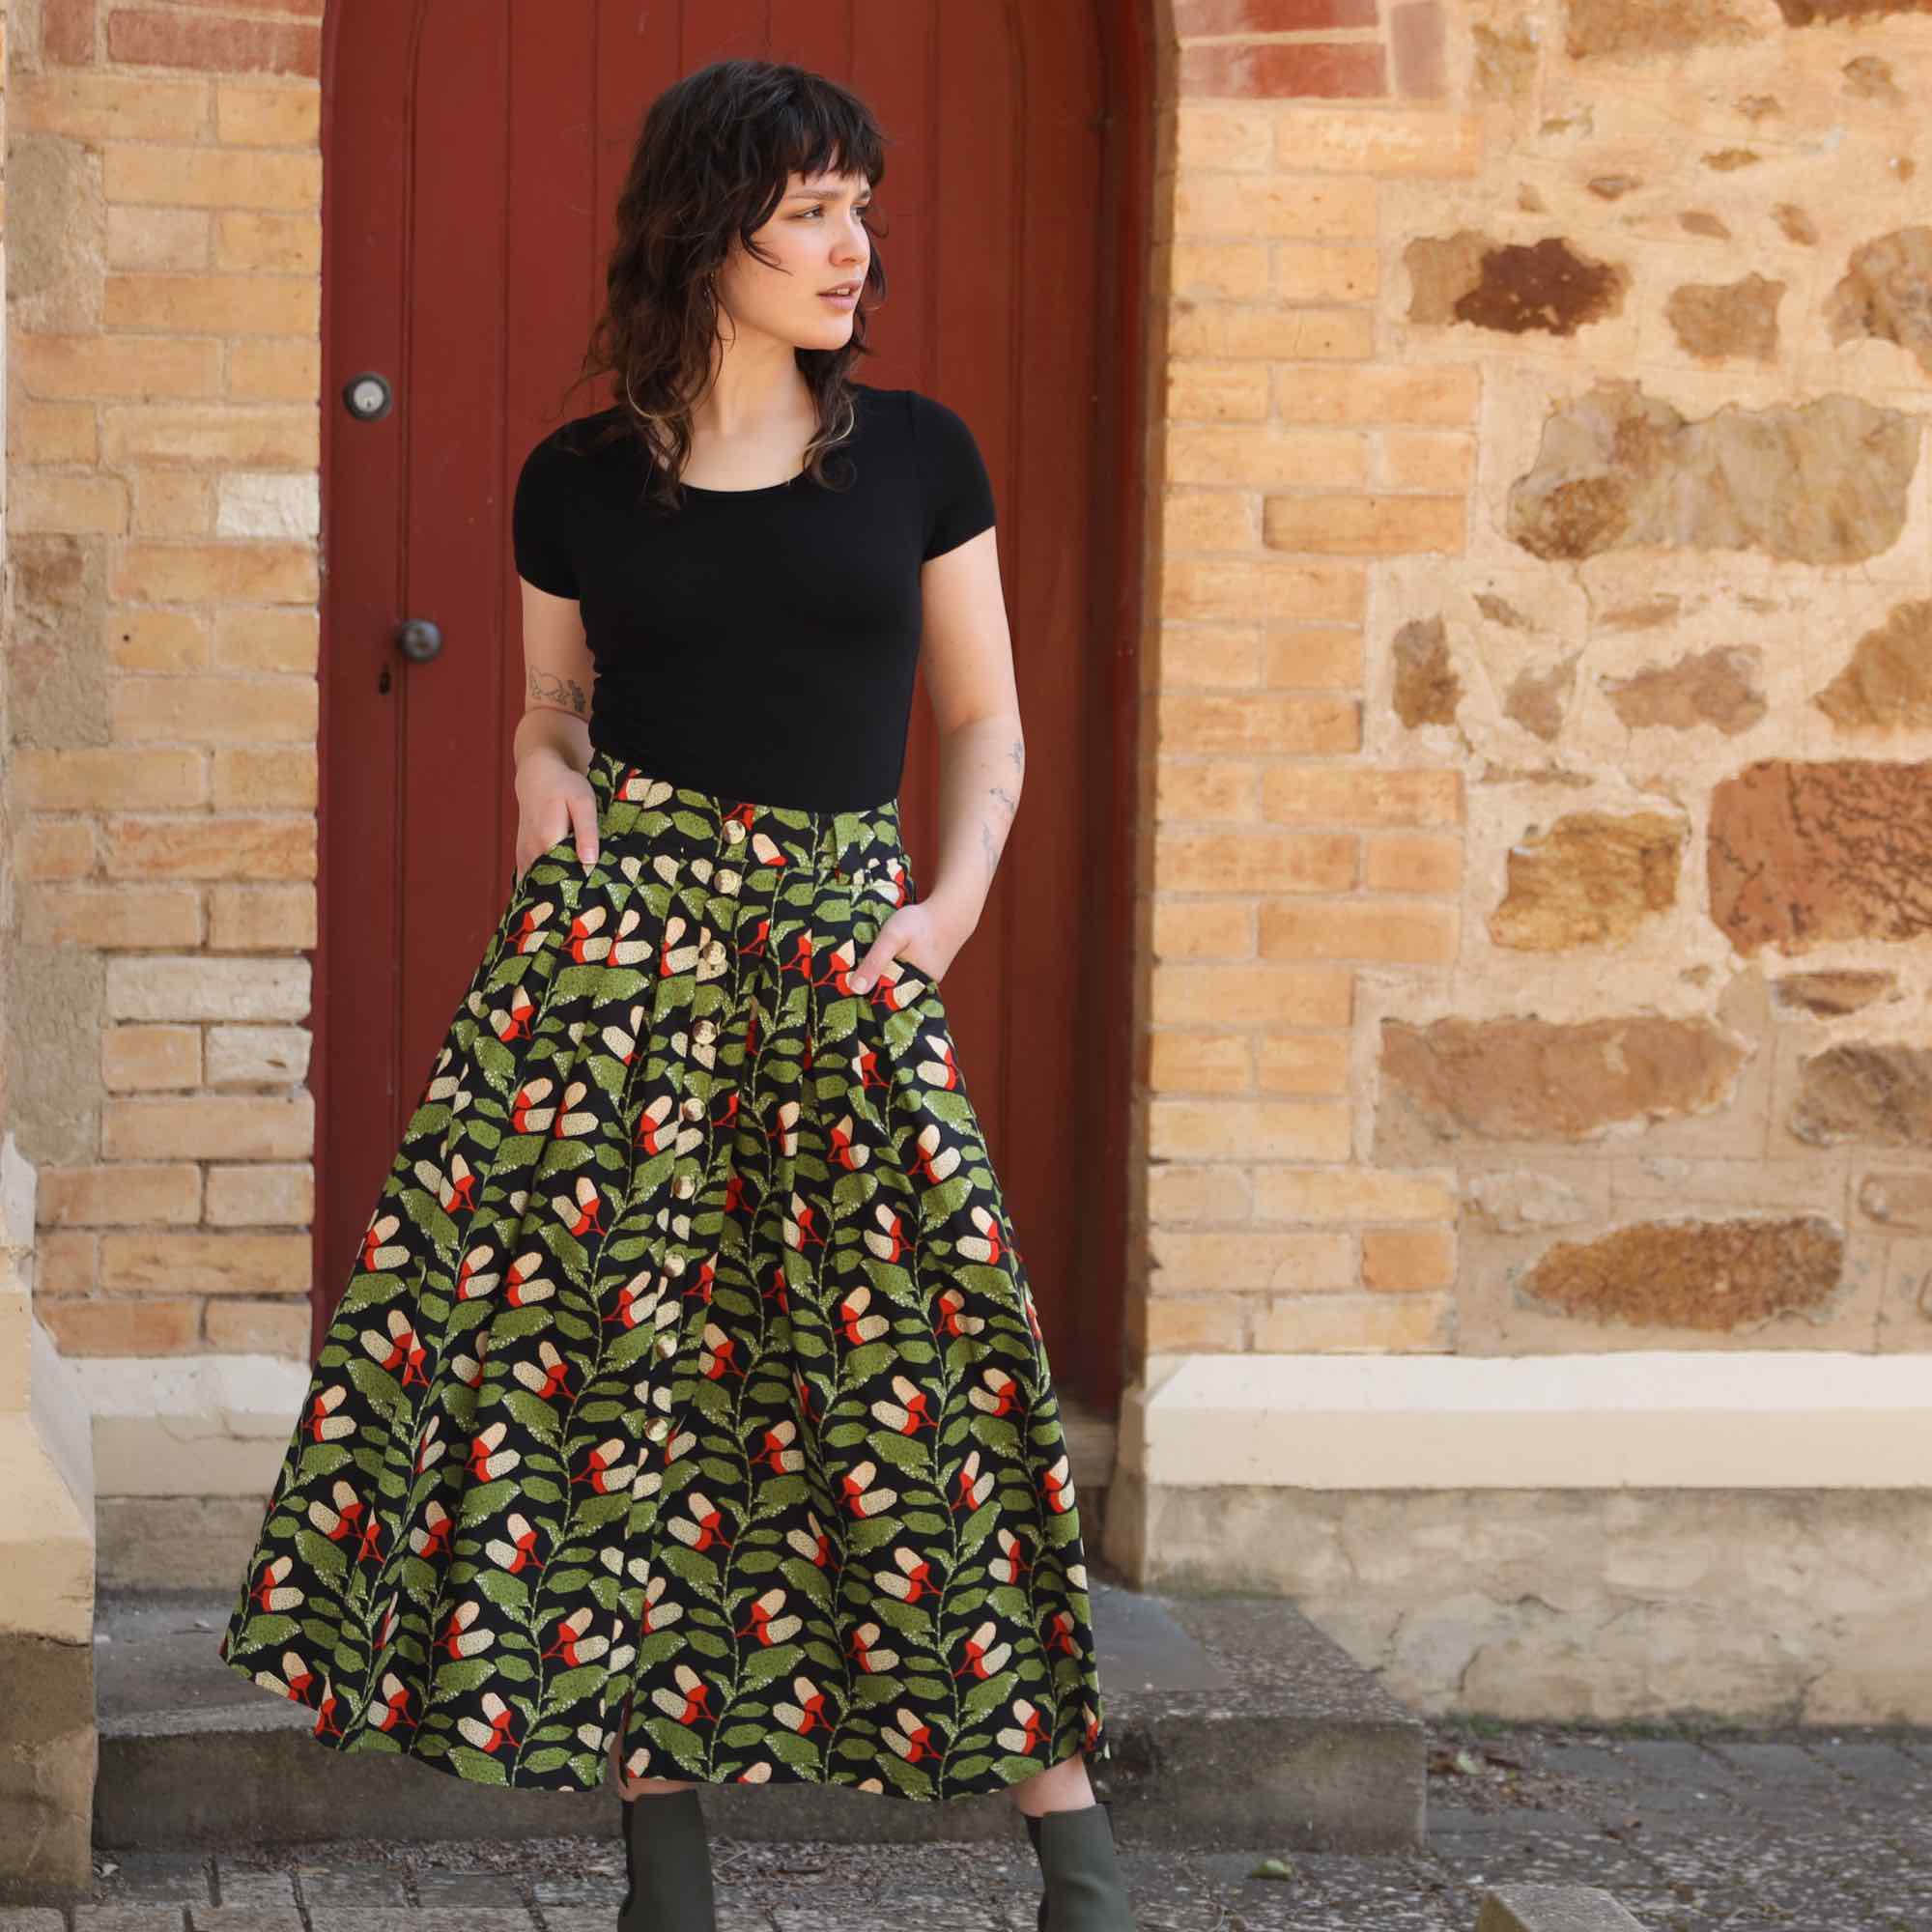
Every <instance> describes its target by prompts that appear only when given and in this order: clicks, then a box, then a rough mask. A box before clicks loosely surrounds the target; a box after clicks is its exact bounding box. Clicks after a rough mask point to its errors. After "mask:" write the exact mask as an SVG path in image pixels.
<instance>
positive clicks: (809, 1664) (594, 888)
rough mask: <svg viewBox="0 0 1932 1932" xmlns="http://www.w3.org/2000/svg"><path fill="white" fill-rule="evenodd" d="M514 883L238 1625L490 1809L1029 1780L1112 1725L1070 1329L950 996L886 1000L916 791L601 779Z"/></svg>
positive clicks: (234, 1646)
mask: <svg viewBox="0 0 1932 1932" xmlns="http://www.w3.org/2000/svg"><path fill="white" fill-rule="evenodd" d="M587 777H588V779H589V781H590V783H591V785H592V787H593V788H594V790H595V792H596V796H597V804H598V825H599V838H598V855H597V858H596V861H595V862H594V864H593V865H591V866H590V867H589V868H588V869H587V870H586V869H585V868H584V867H583V866H582V863H581V862H580V861H579V859H578V858H577V855H576V850H575V845H574V843H573V842H572V841H568V840H566V841H562V842H560V843H559V844H557V845H555V846H553V847H552V848H551V849H550V850H549V851H548V852H546V853H544V854H542V855H541V856H540V857H539V858H537V859H536V860H535V861H534V862H533V863H532V864H531V865H530V866H529V867H527V868H526V871H525V873H524V875H523V877H522V878H521V879H520V880H518V881H516V882H515V883H514V885H513V886H512V887H511V888H510V893H509V899H508V903H507V904H506V905H505V907H504V909H503V912H502V915H501V917H500V919H499V921H498V923H497V927H496V930H495V932H494V933H493V934H492V935H491V937H490V939H489V941H488V943H487V945H486V946H485V949H484V952H483V956H482V958H481V960H480V961H479V963H478V964H477V966H476V969H475V972H474V975H473V977H472V978H471V980H470V983H469V988H468V990H467V991H466V992H465V994H464V996H463V1000H462V1003H461V1005H460V1006H459V1007H458V1009H457V1011H456V1014H455V1017H454V1019H453V1021H452V1022H451V1025H450V1028H449V1031H448V1034H447V1037H445V1039H444V1040H443V1042H442V1043H441V1045H440V1049H439V1051H438V1053H437V1055H436V1059H435V1063H434V1065H433V1066H432V1067H431V1069H430V1073H429V1077H428V1081H427V1083H426V1085H425V1086H424V1088H423V1091H422V1094H421V1098H420V1100H419V1101H418V1103H417V1105H416V1108H415V1111H414V1113H413V1115H412V1117H411V1119H410V1122H409V1124H408V1127H407V1129H406V1131H405V1133H404V1137H403V1142H402V1146H401V1148H400V1149H399V1151H397V1153H396V1156H395V1159H394V1161H393V1163H392V1165H391V1168H390V1171H389V1174H388V1177H387V1179H385V1180H384V1184H383V1188H382V1192H381V1196H380V1198H379V1199H378V1201H377V1203H376V1207H375V1211H374V1213H373V1214H372V1215H371V1216H370V1218H369V1223H368V1227H367V1229H366V1231H365V1233H364V1235H363V1237H362V1243H361V1248H360V1251H359V1254H358V1256H357V1259H356V1262H355V1267H354V1270H353V1273H352V1275H351V1277H350V1280H349V1282H348V1285H347V1287H346V1289H345V1291H344V1293H343V1294H342V1298H341V1300H340V1303H339V1304H338V1306H337V1308H336V1310H335V1313H334V1316H333V1319H332V1321H331V1322H330V1325H329V1328H328V1332H327V1339H326V1340H325V1342H324V1344H323V1348H322V1351H321V1355H320V1358H319V1362H318V1366H317V1368H316V1370H315V1373H314V1376H313V1378H312V1380H311V1382H310V1384H309V1387H308V1391H307V1394H306V1397H305V1400H304V1403H303V1406H302V1410H301V1413H300V1416H299V1419H298V1423H297V1426H296V1428H295V1431H294V1435H293V1436H292V1438H291V1440H290V1442H289V1446H288V1450H287V1454H286V1456H285V1457H284V1459H283V1462H282V1466H281V1470H280V1473H279V1475H278V1477H277V1479H276V1483H275V1487H274V1490H273V1492H271V1499H270V1504H269V1508H268V1513H267V1516H266V1519H265V1520H264V1523H263V1527H262V1532H261V1538H260V1542H259V1544H258V1546H257V1548H256V1549H255V1552H254V1554H253V1556H252V1558H251V1560H250V1563H249V1565H248V1569H247V1572H246V1574H245V1576H244V1577H243V1578H242V1580H241V1586H240V1589H239V1591H238V1595H237V1601H236V1604H235V1607H234V1609H233V1612H232V1614H231V1616H230V1618H229V1621H228V1624H227V1626H226V1629H225V1630H224V1632H223V1634H222V1635H221V1639H220V1643H219V1647H218V1649H219V1655H220V1656H221V1658H222V1660H223V1661H224V1662H227V1663H228V1664H229V1665H230V1666H231V1667H232V1668H234V1669H236V1670H238V1671H240V1672H242V1673H243V1674H245V1675H247V1676H249V1677H250V1678H252V1679H253V1680H254V1682H256V1683H257V1684H259V1685H262V1686H264V1687H266V1688H267V1689H269V1690H274V1691H278V1692H280V1693H281V1694H282V1695H283V1696H285V1697H289V1698H293V1699H295V1700H296V1701H297V1702H298V1703H301V1704H302V1705H304V1706H306V1707H307V1708H308V1709H309V1710H312V1711H313V1712H314V1714H315V1723H314V1727H313V1735H314V1736H315V1737H316V1738H317V1739H318V1740H319V1741H321V1742H322V1743H324V1744H327V1745H328V1746H330V1747H333V1748H335V1749H337V1750H343V1751H359V1750H370V1751H390V1752H395V1753H398V1754H401V1755H406V1756H411V1757H414V1758H417V1759H420V1760H421V1761H423V1762H425V1763H427V1764H431V1765H435V1766H437V1767H438V1768H440V1770H443V1771H445V1772H448V1773H450V1774H452V1775H454V1776H458V1777H463V1778H468V1779H471V1780H474V1781H476V1782H479V1783H491V1784H505V1785H515V1786H519V1787H534V1788H542V1789H549V1790H582V1789H588V1788H590V1787H593V1786H595V1785H597V1784H599V1783H600V1782H601V1781H602V1779H603V1776H604V1773H605V1769H606V1766H607V1765H608V1764H611V1763H616V1764H619V1765H621V1767H622V1769H623V1771H624V1772H625V1773H626V1774H627V1775H628V1776H633V1777H666V1778H678V1779H691V1780H696V1781H698V1782H708V1783H722V1782H725V1781H727V1780H730V1781H739V1782H745V1783H774V1782H777V1783H786V1782H813V1783H824V1784H844V1785H852V1786H856V1787H858V1788H860V1789H862V1790H867V1791H874V1792H878V1793H882V1794H885V1795H888V1796H896V1797H901V1798H910V1799H920V1800H926V1801H936V1800H941V1799H947V1798H955V1797H962V1796H965V1795H968V1794H971V1793H977V1792H984V1791H990V1790H994V1789H996V1788H998V1787H1000V1786H1002V1785H1007V1784H1010V1783H1013V1782H1014V1781H1016V1780H1017V1779H1020V1778H1023V1777H1028V1776H1032V1775H1033V1774H1034V1773H1036V1772H1037V1771H1040V1770H1043V1769H1044V1768H1045V1767H1046V1766H1047V1765H1049V1764H1054V1763H1057V1762H1059V1761H1060V1760H1061V1759H1062V1758H1065V1757H1067V1756H1069V1755H1070V1754H1071V1753H1072V1752H1073V1751H1075V1750H1084V1751H1086V1752H1087V1753H1088V1755H1089V1756H1090V1758H1093V1759H1099V1758H1105V1757H1109V1756H1111V1755H1112V1747H1111V1744H1110V1742H1109V1739H1108V1737H1107V1735H1106V1733H1105V1732H1104V1731H1103V1728H1102V1724H1101V1704H1100V1693H1099V1686H1098V1680H1097V1676H1096V1672H1095V1659H1094V1634H1093V1628H1092V1624H1091V1620H1090V1606H1089V1601H1088V1589H1087V1571H1086V1563H1085V1556H1084V1551H1083V1548H1082V1544H1081V1534H1080V1518H1079V1512H1078V1509H1077V1507H1076V1503H1075V1496H1074V1487H1073V1482H1072V1478H1071V1476H1070V1474H1069V1472H1068V1469H1067V1461H1066V1449H1065V1440H1064V1437H1063V1434H1062V1424H1061V1416H1060V1410H1059V1405H1058V1402H1057V1400H1056V1396H1055V1392H1054V1385H1053V1380H1052V1375H1051V1371H1050V1368H1049V1365H1048V1360H1047V1353H1046V1349H1045V1345H1044V1342H1043V1339H1042V1336H1041V1331H1040V1324H1039V1318H1038V1314H1037V1310H1036V1308H1035V1305H1034V1300H1033V1295H1032V1293H1031V1290H1030V1287H1029V1284H1028V1278H1027V1272H1026V1266H1025V1264H1024V1262H1023V1261H1022V1259H1021V1255H1020V1250H1019V1248H1018V1246H1017V1245H1016V1244H1015V1241H1014V1237H1013V1231H1012V1228H1011V1227H1010V1226H1009V1221H1008V1217H1007V1209H1006V1206H1005V1202H1004V1200H1003V1197H1002V1193H1001V1187H1000V1182H999V1179H998V1178H997V1176H996V1174H995V1172H994V1170H993V1168H992V1166H991V1164H990V1163H989V1161H988V1159H987V1154H986V1148H985V1143H984V1139H983V1136H982V1133H981V1129H980V1122H979V1121H978V1119H977V1118H976V1115H975V1112H974V1107H973V1102H972V1100H971V1098H970V1096H969V1092H968V1088H967V1085H966V1081H965V1077H964V1075H963V1073H962V1072H961V1070H960V1067H959V1065H958V1064H957V1062H956V1060H955V1058H954V1053H953V1046H952V1039H951V1037H950V1032H949V1026H948V1018H947V1012H946V1006H945V1002H944V1001H943V999H942V998H941V996H940V994H939V991H938V988H937V987H936V986H935V985H934V984H933V983H932V982H931V981H929V980H924V979H923V978H922V976H921V975H920V974H919V973H918V972H917V971H915V970H914V969H913V968H912V967H911V965H910V964H909V962H905V961H900V962H898V965H897V968H896V970H895V969H894V968H892V967H888V968H887V969H886V972H885V974H884V975H883V977H882V978H881V979H880V980H877V981H876V982H875V983H874V985H873V986H872V987H870V988H868V989H867V991H866V992H864V993H855V992H853V991H851V990H850V989H849V987H848V985H847V983H846V979H847V976H848V975H849V974H850V973H851V972H852V971H853V970H854V969H855V968H856V967H857V965H858V963H859V961H860V959H861V958H863V957H864V955H865V953H866V951H867V948H868V946H869V945H870V943H871V941H872V939H873V937H874V936H875V935H876V933H877V931H878V928H879V926H880V924H881V923H883V922H884V920H885V919H886V918H887V916H888V915H889V914H890V913H891V912H892V911H893V910H894V909H895V907H896V906H898V905H900V904H903V903H904V902H905V901H906V900H907V899H908V898H910V897H912V896H913V895H914V891H915V888H914V882H913V878H912V873H911V869H910V867H909V864H908V861H907V855H906V852H905V849H904V847H903V845H902V844H901V842H900V836H899V821H898V807H897V801H896V800H893V801H890V802H889V803H887V804H886V805H883V806H879V807H875V808H872V809H870V810H863V811H838V812H835V811H811V810H797V809H788V808H782V807H775V806H770V805H761V804H753V803H746V802H740V801H736V800H731V799H727V798H724V797H721V796H719V795H718V794H716V793H712V792H707V791H700V790H694V789H691V788H689V787H686V786H681V785H672V784H670V783H668V782H665V781H661V780H657V779H654V778H652V777H650V776H648V775H647V774H645V773H643V772H641V771H639V769H638V768H637V767H635V766H633V765H628V764H626V763H624V762H622V761H621V760H619V759H618V758H616V757H615V756H614V755H612V754H611V753H602V752H600V753H595V754H594V755H593V757H592V760H591V764H590V768H589V771H588V773H587Z"/></svg>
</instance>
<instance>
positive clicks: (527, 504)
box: [511, 383, 993, 811]
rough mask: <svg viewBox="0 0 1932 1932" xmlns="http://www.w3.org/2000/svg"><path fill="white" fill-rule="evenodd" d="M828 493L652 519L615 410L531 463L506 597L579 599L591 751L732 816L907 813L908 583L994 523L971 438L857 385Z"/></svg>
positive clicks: (794, 481) (912, 593)
mask: <svg viewBox="0 0 1932 1932" xmlns="http://www.w3.org/2000/svg"><path fill="white" fill-rule="evenodd" d="M853 394H854V397H855V409H856V411H857V421H856V423H855V424H854V426H853V431H852V435H851V438H850V439H849V440H847V441H845V442H843V443H841V444H839V445H838V447H837V448H835V449H834V450H832V451H831V452H829V454H828V456H827V470H828V474H829V475H830V476H831V477H832V478H833V479H834V481H835V482H836V483H846V484H847V486H848V487H845V488H843V489H837V488H828V487H826V486H825V485H822V484H817V483H813V482H811V481H810V479H809V478H808V477H807V476H805V475H804V474H803V473H801V474H799V475H797V476H794V477H792V478H791V479H790V480H789V481H788V482H784V483H776V484H772V485H770V486H769V487H768V488H765V489H762V490H700V489H696V488H694V487H693V486H692V485H690V484H686V485H685V486H684V491H683V500H682V502H681V503H680V505H679V507H678V508H677V509H676V510H670V511H668V510H665V509H662V508H661V507H660V506H658V505H657V504H655V503H651V502H648V501H646V500H644V498H643V497H642V491H643V486H644V481H645V455H644V451H643V449H642V446H641V445H640V444H639V442H638V441H637V440H636V438H635V437H633V436H630V435H628V434H626V435H624V436H622V437H619V438H616V439H614V440H611V441H610V442H607V443H605V444H603V445H602V446H601V447H593V446H592V442H591V439H592V438H593V437H594V436H595V434H596V432H597V431H598V430H600V429H601V428H602V427H603V426H604V424H606V423H607V422H610V421H611V420H613V419H614V418H616V417H618V416H619V414H620V413H621V411H622V409H623V405H621V404H613V405H612V406H611V408H610V409H607V410H601V411H599V412H596V413H595V414H593V415H587V416H578V417H575V418H573V419H572V420H570V421H568V422H565V423H562V424H560V425H559V426H558V427H557V428H556V429H554V430H553V431H552V432H551V433H550V435H548V436H547V437H545V438H544V439H543V440H542V441H540V442H539V443H537V444H536V446H535V447H534V448H533V449H531V450H530V452H529V453H528V455H527V456H526V458H525V459H524V465H523V469H522V470H521V472H520V473H519V475H518V478H517V487H516V496H515V498H514V503H513V508H512V512H511V529H512V537H513V548H514V551H515V554H516V563H517V572H518V575H519V576H521V577H523V578H526V580H527V581H528V582H531V583H534V584H535V585H536V586H537V588H538V589H539V590H548V591H550V592H552V593H553V594H554V595H555V596H558V597H574V598H576V599H577V600H578V606H579V610H580V611H581V613H582V619H583V629H584V635H585V638H586V639H587V641H588V644H589V648H590V654H591V657H592V659H593V661H594V663H595V666H596V676H595V682H594V684H593V686H592V689H591V698H590V743H591V746H592V747H593V749H595V750H598V751H606V752H611V753H615V754H616V755H617V756H619V757H622V758H624V759H626V760H628V761H629V762H631V763H634V764H636V765H637V766H638V767H639V770H641V771H643V772H646V773H648V774H649V775H650V776H651V777H653V778H662V779H667V780H668V781H671V782H672V783H674V784H686V785H693V786H696V788H698V789H699V790H703V791H711V792H716V793H718V794H719V795H720V796H722V797H725V798H729V799H733V800H751V801H753V802H754V803H757V804H761V805H781V806H794V807H801V808H804V809H807V810H814V811H856V810H868V809H869V808H871V807H873V806H876V805H883V804H884V803H886V802H887V801H888V800H889V799H892V798H895V797H896V796H897V793H898V787H899V778H900V773H901V771H902V769H903V766H904V762H905V746H906V731H907V726H908V725H909V723H910V720H911V714H912V695H913V676H914V672H915V670H916V668H917V667H918V662H919V644H920V629H921V614H922V603H921V594H920V575H919V573H920V565H921V564H922V563H923V561H924V560H925V559H926V558H927V557H933V556H938V555H939V554H941V553H943V552H945V551H949V550H952V549H953V548H954V547H955V546H957V545H959V544H962V543H964V542H965V541H966V540H967V538H969V537H973V536H977V535H978V534H979V533H980V531H981V530H983V529H985V528H987V527H988V526H990V525H991V524H992V522H993V489H992V483H991V480H990V478H989V477H988V475H987V473H986V466H985V463H984V461H983V460H982V459H981V457H980V450H979V446H978V444H977V443H976V442H975V440H974V439H973V434H972V431H971V430H970V429H968V427H967V426H966V423H965V421H964V420H963V418H961V417H960V416H959V415H958V414H956V413H955V412H953V411H952V410H951V409H949V408H948V407H947V406H946V405H945V404H944V403H941V402H939V401H937V400H935V399H934V398H933V397H930V396H926V395H923V394H921V393H920V392H919V391H918V390H916V389H875V388H873V387H871V386H870V385H868V384H863V383H861V384H853Z"/></svg>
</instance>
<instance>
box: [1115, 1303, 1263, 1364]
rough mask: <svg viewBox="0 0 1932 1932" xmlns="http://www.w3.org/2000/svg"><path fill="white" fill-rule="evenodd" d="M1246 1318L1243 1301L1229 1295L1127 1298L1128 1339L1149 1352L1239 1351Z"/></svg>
mask: <svg viewBox="0 0 1932 1932" xmlns="http://www.w3.org/2000/svg"><path fill="white" fill-rule="evenodd" d="M1245 1321H1246V1312H1245V1310H1244V1308H1243V1306H1242V1304H1241V1303H1240V1302H1239V1301H1238V1300H1236V1297H1235V1296H1233V1295H1231V1294H1186V1295H1182V1294H1164V1295H1160V1296H1158V1297H1155V1296H1151V1295H1133V1296H1130V1297H1129V1298H1128V1304H1127V1330H1128V1341H1129V1343H1130V1344H1131V1345H1132V1346H1134V1347H1136V1348H1139V1349H1141V1350H1145V1351H1146V1352H1147V1353H1149V1354H1160V1353H1164V1352H1169V1351H1173V1352H1180V1353H1186V1354H1190V1355H1193V1354H1220V1355H1236V1354H1239V1353H1240V1352H1241V1349H1242V1339H1241V1338H1242V1329H1243V1327H1244V1325H1245Z"/></svg>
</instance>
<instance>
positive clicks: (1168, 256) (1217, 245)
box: [1153, 241, 1268, 301]
mask: <svg viewBox="0 0 1932 1932" xmlns="http://www.w3.org/2000/svg"><path fill="white" fill-rule="evenodd" d="M1154 255H1155V263H1154V273H1153V283H1154V287H1155V288H1157V289H1158V288H1164V289H1166V290H1167V292H1168V293H1169V294H1170V295H1171V296H1174V297H1179V298H1189V299H1193V298H1208V299H1214V300H1221V301H1262V300H1265V299H1266V298H1267V294H1268V251H1267V244H1266V243H1265V242H1262V241H1174V242H1171V243H1169V244H1167V245H1166V246H1165V247H1161V248H1156V249H1155V250H1154ZM1163 257H1164V258H1165V259H1164V260H1162V259H1161V258H1163Z"/></svg>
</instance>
